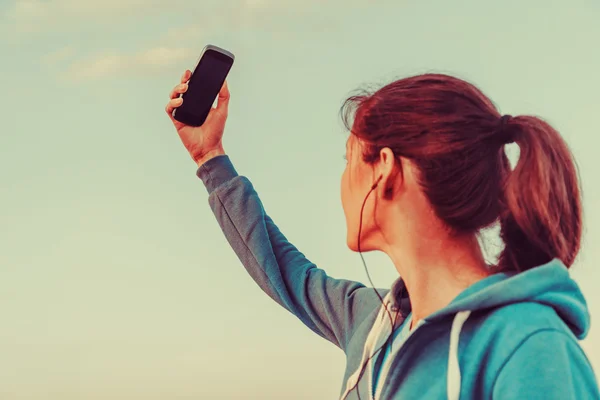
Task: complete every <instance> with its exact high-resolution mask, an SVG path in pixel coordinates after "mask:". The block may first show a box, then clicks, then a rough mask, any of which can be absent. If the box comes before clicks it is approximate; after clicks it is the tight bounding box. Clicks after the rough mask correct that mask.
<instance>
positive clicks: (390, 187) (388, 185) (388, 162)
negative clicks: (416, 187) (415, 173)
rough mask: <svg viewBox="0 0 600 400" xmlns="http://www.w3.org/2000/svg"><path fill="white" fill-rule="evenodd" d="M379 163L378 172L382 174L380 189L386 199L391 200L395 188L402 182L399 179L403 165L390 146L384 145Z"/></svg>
mask: <svg viewBox="0 0 600 400" xmlns="http://www.w3.org/2000/svg"><path fill="white" fill-rule="evenodd" d="M378 164H379V165H378V169H379V171H378V172H379V174H380V176H381V182H380V183H379V186H380V189H379V190H380V191H381V194H382V197H383V198H384V199H386V200H391V199H392V198H393V197H394V191H395V189H396V188H397V187H398V185H401V184H402V182H399V181H398V178H399V177H402V165H401V163H400V162H399V161H398V159H397V158H396V156H395V155H394V152H393V151H392V150H391V149H390V148H389V147H384V148H383V149H381V151H380V152H379V163H378Z"/></svg>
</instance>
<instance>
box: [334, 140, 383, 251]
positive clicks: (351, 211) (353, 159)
mask: <svg viewBox="0 0 600 400" xmlns="http://www.w3.org/2000/svg"><path fill="white" fill-rule="evenodd" d="M373 177H374V170H373V168H372V166H369V165H367V163H365V162H364V161H363V159H362V149H361V144H360V142H359V141H358V139H357V138H356V136H354V135H352V134H350V137H349V138H348V141H347V142H346V169H345V170H344V173H343V175H342V182H341V196H342V207H343V208H344V215H345V217H346V228H347V229H346V230H347V238H346V242H347V244H348V247H349V248H350V250H353V251H358V231H359V225H360V211H361V207H362V205H363V202H364V201H365V197H366V196H367V194H368V193H369V191H370V190H371V186H372V185H373V183H374V182H375V180H374V179H373ZM374 197H375V193H371V194H370V195H369V199H368V201H367V203H366V204H365V208H364V212H363V218H362V230H361V241H360V250H361V251H369V250H374V248H373V243H369V239H370V237H371V236H373V235H372V233H373V231H374V223H373V210H374V204H375V201H374V200H373V199H374Z"/></svg>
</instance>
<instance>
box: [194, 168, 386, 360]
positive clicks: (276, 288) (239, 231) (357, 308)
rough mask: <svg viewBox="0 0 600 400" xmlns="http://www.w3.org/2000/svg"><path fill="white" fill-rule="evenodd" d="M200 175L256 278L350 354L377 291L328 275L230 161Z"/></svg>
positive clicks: (220, 218)
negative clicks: (290, 237)
mask: <svg viewBox="0 0 600 400" xmlns="http://www.w3.org/2000/svg"><path fill="white" fill-rule="evenodd" d="M197 176H198V177H199V178H200V179H202V181H203V182H204V184H205V186H206V188H207V190H208V192H209V204H210V206H211V208H212V210H213V212H214V214H215V216H216V218H217V221H218V222H219V225H220V226H221V229H222V230H223V233H224V234H225V237H226V238H227V240H228V241H229V243H230V245H231V247H232V248H233V250H234V251H235V253H236V254H237V256H238V257H239V259H240V261H241V262H242V264H243V265H244V267H245V268H246V270H247V271H248V273H249V274H250V276H251V277H252V279H254V281H256V283H257V284H258V286H260V288H261V289H262V290H263V291H264V292H265V293H267V294H268V295H269V296H270V297H271V298H272V299H273V300H275V301H276V302H278V303H279V304H280V305H281V306H283V307H284V308H285V309H287V310H288V311H290V312H291V313H292V314H294V315H296V316H297V317H298V318H299V319H300V320H301V321H302V322H303V323H304V324H305V325H307V326H308V327H309V328H310V329H312V330H313V331H314V332H316V333H317V334H319V335H320V336H322V337H324V338H325V339H327V340H329V341H331V342H333V343H334V344H335V345H337V346H338V347H340V348H342V349H343V350H345V348H346V345H347V343H348V341H349V340H350V338H351V336H352V334H353V332H354V329H355V327H356V325H357V323H360V322H361V321H362V320H363V319H364V317H365V316H366V315H367V314H368V313H369V312H371V311H372V310H373V309H374V307H375V306H376V303H374V302H373V299H376V297H375V295H374V294H373V293H372V292H373V290H372V289H367V288H366V287H365V286H364V285H362V284H360V283H358V282H353V281H348V280H343V279H334V278H331V277H329V276H327V274H326V273H325V271H323V270H321V269H319V268H317V267H316V266H315V264H313V263H311V262H310V261H309V260H308V259H307V258H306V257H305V256H304V255H303V254H302V253H301V252H300V251H298V249H296V248H295V247H294V246H293V245H292V244H291V243H290V242H288V241H287V239H286V238H285V236H284V235H283V234H282V233H281V232H280V231H279V229H278V228H277V226H276V225H275V223H274V222H273V220H272V219H271V218H269V216H267V214H266V213H265V210H264V208H263V205H262V203H261V201H260V199H259V197H258V194H257V193H256V191H255V190H254V187H253V186H252V183H251V182H250V181H249V180H248V179H247V178H246V177H243V176H239V175H238V174H237V172H236V170H235V168H234V166H233V164H232V163H231V161H230V159H229V157H228V156H218V157H215V158H213V159H211V160H209V161H208V162H206V163H205V164H203V165H202V166H201V167H200V168H199V169H198V172H197Z"/></svg>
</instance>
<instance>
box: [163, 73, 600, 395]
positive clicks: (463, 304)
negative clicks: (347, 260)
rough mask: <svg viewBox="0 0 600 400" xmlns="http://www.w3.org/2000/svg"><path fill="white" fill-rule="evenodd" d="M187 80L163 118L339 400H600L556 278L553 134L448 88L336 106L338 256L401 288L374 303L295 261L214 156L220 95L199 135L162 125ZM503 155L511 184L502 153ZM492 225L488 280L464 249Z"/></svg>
mask: <svg viewBox="0 0 600 400" xmlns="http://www.w3.org/2000/svg"><path fill="white" fill-rule="evenodd" d="M190 76H191V72H190V71H186V72H185V73H184V75H183V77H182V79H181V84H180V85H178V86H176V87H175V89H174V90H173V91H172V93H171V100H170V101H169V103H168V105H167V107H166V111H167V114H169V116H170V117H171V119H172V121H173V123H174V125H175V128H176V129H177V132H178V133H179V136H180V138H181V140H182V142H183V144H184V145H185V147H186V148H187V150H188V151H189V153H190V155H191V156H192V158H193V159H194V160H195V161H196V163H197V164H198V167H199V168H198V171H197V175H198V177H199V178H200V179H202V181H203V182H204V184H205V185H206V188H207V190H208V192H209V194H210V195H209V203H210V205H211V207H212V209H213V211H214V213H215V215H216V217H217V220H218V221H219V223H220V225H221V228H222V229H223V232H224V233H225V236H226V238H227V239H228V241H229V242H230V244H231V246H232V247H233V249H234V250H235V252H236V253H237V255H238V256H239V258H240V260H241V261H242V263H243V264H244V266H245V267H246V269H247V270H248V272H249V273H250V275H251V276H252V278H254V280H255V281H256V282H257V283H258V285H259V286H260V287H261V288H262V289H263V290H264V291H265V292H266V293H267V294H268V295H269V296H271V297H272V298H273V299H274V300H276V301H277V302H278V303H279V304H281V305H282V306H283V307H285V308H286V309H287V310H289V311H290V312H292V313H293V314H295V315H296V316H297V317H298V318H299V319H300V320H302V321H303V322H304V323H305V324H306V325H307V326H308V327H309V328H311V329H312V330H313V331H314V332H316V333H317V334H319V335H321V336H322V337H324V338H326V339H328V340H329V341H331V342H332V343H334V344H335V345H337V346H339V347H340V348H341V349H342V350H343V351H344V352H345V353H346V355H347V367H346V372H345V374H344V384H343V386H342V390H341V398H342V399H403V400H404V399H421V398H423V399H442V398H448V399H459V398H461V399H542V398H543V399H557V400H558V399H560V400H566V399H579V400H580V399H598V398H600V396H599V392H598V386H597V382H596V378H595V376H594V372H593V371H592V368H591V366H590V363H589V362H588V360H587V358H586V356H585V354H584V353H583V351H582V350H581V348H580V346H579V344H578V340H580V339H583V338H584V337H585V336H586V334H587V332H588V329H589V325H590V317H589V313H588V310H587V307H586V302H585V299H584V298H583V296H582V294H581V292H580V290H579V288H578V286H577V284H576V283H575V282H574V281H573V280H572V279H571V278H570V277H569V272H568V270H567V268H568V267H569V266H571V265H572V264H573V261H574V260H575V257H576V255H577V253H578V250H579V247H580V239H581V231H582V210H581V198H580V190H579V185H578V180H577V173H576V168H575V164H574V161H573V157H572V155H571V153H570V151H569V149H568V147H567V145H566V143H565V142H564V140H563V139H562V138H561V136H560V135H559V133H558V132H557V131H555V130H554V129H553V128H552V127H551V126H550V125H548V124H547V123H546V122H544V121H542V120H541V119H538V118H536V117H530V116H517V117H511V116H501V115H500V114H499V113H498V111H497V110H496V108H495V107H494V105H493V104H492V102H491V101H490V100H489V99H488V98H487V97H485V96H484V95H483V94H482V93H481V92H480V91H479V90H478V89H477V88H476V87H474V86H473V85H471V84H469V83H467V82H464V81H462V80H459V79H456V78H453V77H450V76H446V75H434V74H427V75H420V76H414V77H411V78H407V79H402V80H399V81H396V82H393V83H391V84H389V85H387V86H385V87H383V88H381V89H380V90H378V91H376V92H375V93H372V94H365V95H363V96H355V97H351V98H350V99H348V101H347V102H346V104H345V105H344V108H343V110H344V111H345V113H344V116H345V120H346V121H347V122H348V121H349V120H350V119H353V123H352V124H351V125H352V128H351V129H350V130H351V134H350V137H349V139H348V141H347V145H346V156H347V166H346V170H345V171H344V174H343V176H342V182H341V195H342V206H343V208H344V213H345V215H346V221H347V231H348V236H347V242H348V246H349V247H350V249H351V250H353V251H358V252H361V251H374V250H378V251H383V252H385V253H386V254H387V255H388V256H389V257H390V258H391V259H392V261H393V263H394V265H395V267H396V269H397V271H398V274H399V275H400V276H401V278H398V280H397V281H396V282H395V283H394V285H393V286H392V288H391V289H390V290H380V291H375V290H374V289H372V288H368V287H365V286H364V285H362V284H360V283H358V282H352V281H348V280H339V279H333V278H330V277H328V276H327V275H326V273H325V272H324V271H323V270H321V269H318V268H317V267H316V266H315V265H314V264H313V263H311V262H310V261H309V260H308V259H306V258H305V257H304V255H303V254H302V253H301V252H300V251H298V250H297V249H296V248H295V247H294V246H293V245H292V244H290V243H289V242H288V241H287V240H286V238H285V236H284V235H283V234H282V233H281V232H280V231H279V229H278V228H277V226H276V225H275V223H274V222H273V220H272V219H271V218H269V216H268V215H267V214H266V212H265V210H264V208H263V206H262V203H261V201H260V199H259V197H258V194H257V193H256V191H255V190H254V188H253V186H252V184H251V183H250V181H249V180H248V179H247V178H246V177H243V176H240V175H238V174H237V172H236V170H235V169H234V167H233V165H232V163H231V161H230V159H229V158H228V156H226V155H225V152H224V150H223V146H222V142H221V139H222V135H223V130H224V127H225V121H226V119H227V109H228V102H229V91H228V89H227V84H225V85H224V86H223V89H222V90H221V93H220V94H219V100H218V106H217V108H215V109H213V110H212V111H211V113H210V115H209V118H208V120H207V121H206V123H205V124H204V125H203V126H202V127H199V128H194V127H190V126H185V125H183V124H181V123H179V122H178V121H176V120H174V119H173V117H172V112H173V110H174V108H176V107H178V106H180V105H181V104H182V99H181V98H180V97H179V96H180V94H181V93H184V92H185V91H186V89H187V82H188V80H189V78H190ZM347 125H350V124H347ZM512 142H516V143H517V144H518V145H519V147H520V158H519V161H518V163H517V165H516V167H515V168H514V169H512V168H511V165H510V164H509V161H508V159H507V157H506V155H505V152H504V145H505V144H507V143H512ZM497 221H499V223H500V227H501V238H502V240H503V241H504V243H505V248H504V250H503V251H502V253H501V255H500V257H499V261H498V263H497V265H491V266H490V265H487V264H486V262H485V261H484V257H483V255H482V251H481V249H480V246H479V244H478V240H477V234H478V233H479V232H480V231H481V229H483V228H485V227H488V226H490V225H492V224H493V223H495V222H497ZM379 293H381V294H382V295H380V294H379ZM380 296H382V297H380Z"/></svg>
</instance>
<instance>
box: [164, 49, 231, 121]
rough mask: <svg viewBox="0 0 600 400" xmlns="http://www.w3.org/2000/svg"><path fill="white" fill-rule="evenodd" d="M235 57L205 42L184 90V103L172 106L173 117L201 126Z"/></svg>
mask: <svg viewBox="0 0 600 400" xmlns="http://www.w3.org/2000/svg"><path fill="white" fill-rule="evenodd" d="M234 60H235V57H234V55H233V54H232V53H230V52H229V51H227V50H224V49H221V48H219V47H217V46H213V45H208V46H206V47H205V48H204V50H202V54H201V55H200V60H199V61H198V64H197V65H196V68H195V69H194V71H193V72H192V77H191V78H190V80H189V82H188V90H187V91H186V92H185V93H183V95H182V96H181V97H183V104H182V105H181V106H179V107H177V108H176V109H175V111H174V112H173V118H175V119H176V120H177V121H179V122H181V123H184V124H186V125H190V126H201V125H202V124H204V121H206V117H208V113H209V112H210V110H211V108H212V106H213V104H214V102H215V100H216V98H217V96H218V95H219V92H220V91H221V87H222V86H223V83H224V82H225V78H227V75H228V74H229V71H230V70H231V66H232V65H233V61H234Z"/></svg>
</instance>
